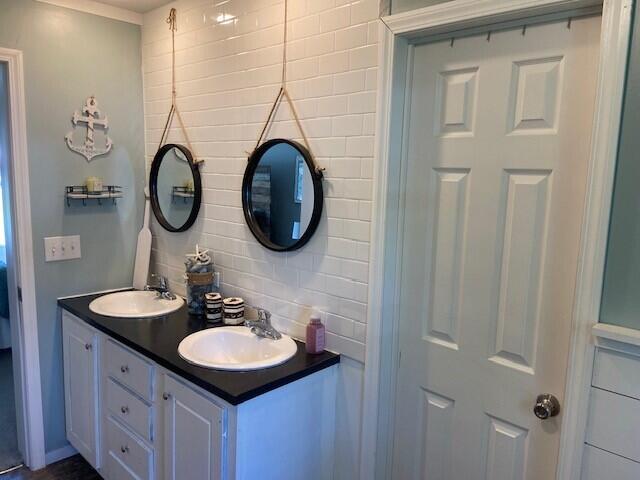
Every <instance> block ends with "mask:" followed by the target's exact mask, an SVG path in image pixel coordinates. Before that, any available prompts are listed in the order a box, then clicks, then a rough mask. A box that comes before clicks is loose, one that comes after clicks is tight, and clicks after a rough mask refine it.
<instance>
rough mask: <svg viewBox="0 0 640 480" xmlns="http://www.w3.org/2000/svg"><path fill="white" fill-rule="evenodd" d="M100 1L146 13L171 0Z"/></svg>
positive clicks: (100, 1)
mask: <svg viewBox="0 0 640 480" xmlns="http://www.w3.org/2000/svg"><path fill="white" fill-rule="evenodd" d="M97 2H98V3H103V4H105V5H111V6H113V7H118V8H124V9H125V10H130V11H132V12H137V13H146V12H148V11H150V10H153V9H154V8H158V7H161V6H163V5H166V4H167V3H171V0H97Z"/></svg>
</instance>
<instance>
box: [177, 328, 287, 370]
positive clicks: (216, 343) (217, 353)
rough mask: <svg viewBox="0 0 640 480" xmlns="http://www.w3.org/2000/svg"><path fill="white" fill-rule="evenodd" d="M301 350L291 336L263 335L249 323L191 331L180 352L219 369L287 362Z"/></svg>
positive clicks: (184, 355)
mask: <svg viewBox="0 0 640 480" xmlns="http://www.w3.org/2000/svg"><path fill="white" fill-rule="evenodd" d="M297 350H298V346H297V345H296V342H294V341H293V340H292V339H291V337H287V336H286V335H282V338H281V339H279V340H272V339H270V338H262V337H258V336H257V335H255V334H253V333H251V330H250V329H249V328H247V327H218V328H209V329H206V330H200V331H199V332H196V333H192V334H191V335H189V336H188V337H186V338H185V339H183V340H182V341H181V342H180V345H178V353H179V354H180V356H181V357H182V358H184V359H185V360H186V361H187V362H189V363H193V364H194V365H199V366H201V367H207V368H215V369H218V370H258V369H261V368H268V367H273V366H275V365H280V364H281V363H284V362H286V361H287V360H289V359H290V358H291V357H293V356H294V355H295V353H296V351H297Z"/></svg>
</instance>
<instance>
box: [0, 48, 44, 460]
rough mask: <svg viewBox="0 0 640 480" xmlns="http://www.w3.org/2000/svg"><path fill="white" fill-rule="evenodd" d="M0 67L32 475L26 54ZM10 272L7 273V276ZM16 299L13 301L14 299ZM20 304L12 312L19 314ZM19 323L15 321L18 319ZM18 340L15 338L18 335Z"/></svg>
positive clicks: (39, 452) (34, 388)
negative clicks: (4, 73) (5, 88)
mask: <svg viewBox="0 0 640 480" xmlns="http://www.w3.org/2000/svg"><path fill="white" fill-rule="evenodd" d="M0 62H5V63H6V64H7V67H8V77H9V105H10V119H9V123H10V125H11V152H12V155H11V167H12V178H11V188H12V194H13V195H12V197H13V198H12V200H13V215H12V216H13V218H12V220H13V224H12V228H13V230H14V232H13V239H12V240H11V241H12V242H13V243H14V245H15V250H14V253H13V255H14V256H15V257H17V259H18V260H17V263H18V272H11V273H12V275H11V277H12V278H11V279H10V280H9V281H13V282H14V283H16V282H15V280H14V278H15V279H16V280H17V285H19V286H20V287H21V289H22V308H21V311H22V312H21V313H22V315H21V320H22V322H21V327H22V328H21V329H19V333H18V339H19V340H18V341H19V357H20V359H19V361H20V364H21V372H22V382H21V383H22V399H23V405H22V410H23V416H24V419H23V420H24V425H23V426H20V425H19V428H21V427H24V433H25V435H24V438H25V449H26V452H24V453H25V463H26V464H27V466H28V467H29V468H31V469H33V470H37V469H39V468H43V467H44V466H45V445H44V420H43V413H42V387H41V381H40V349H39V346H38V313H37V309H36V284H35V273H34V260H33V235H32V231H31V200H30V196H29V195H30V190H29V155H28V150H27V118H26V107H25V105H26V104H25V92H24V70H23V61H22V52H21V51H19V50H12V49H5V48H0ZM8 273H9V272H8ZM16 297H17V295H16V296H14V295H13V294H11V295H10V298H16ZM17 308H18V305H17V302H16V304H15V305H14V306H13V307H12V309H15V310H14V311H16V310H17ZM16 318H17V317H16ZM14 338H15V336H14Z"/></svg>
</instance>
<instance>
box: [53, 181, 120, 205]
mask: <svg viewBox="0 0 640 480" xmlns="http://www.w3.org/2000/svg"><path fill="white" fill-rule="evenodd" d="M122 197H123V192H122V187H121V186H119V185H105V186H104V188H103V189H102V190H100V191H98V192H90V191H89V190H88V189H87V187H86V186H85V185H70V186H68V187H65V198H66V199H67V206H68V207H70V206H71V200H82V205H85V206H86V205H87V200H97V201H98V204H99V205H102V200H109V199H110V200H111V201H112V202H113V204H114V205H115V204H116V200H117V199H118V198H122Z"/></svg>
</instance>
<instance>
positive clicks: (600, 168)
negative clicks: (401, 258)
mask: <svg viewBox="0 0 640 480" xmlns="http://www.w3.org/2000/svg"><path fill="white" fill-rule="evenodd" d="M632 2H633V0H605V2H604V4H603V11H602V29H601V33H600V63H599V68H598V86H597V90H596V103H595V112H594V120H593V130H592V135H591V158H590V160H589V176H588V179H587V186H588V187H587V196H586V202H585V212H584V220H583V225H582V245H581V247H580V257H579V263H578V273H577V279H576V293H575V298H574V306H573V318H572V338H571V348H570V350H569V352H570V353H569V364H568V366H567V381H566V382H567V383H566V388H565V401H564V402H565V405H564V411H565V414H564V416H563V419H562V435H561V437H560V452H559V459H558V471H557V478H558V479H559V480H560V479H562V480H579V478H580V472H581V468H582V456H583V452H584V438H585V432H586V428H587V417H588V414H589V388H590V385H591V377H592V375H593V357H594V354H595V349H594V346H593V342H592V337H591V329H592V326H593V325H594V324H596V323H597V322H598V318H599V315H600V302H601V299H602V283H603V280H604V265H605V257H606V253H607V252H606V250H607V237H608V233H609V217H610V213H611V202H612V195H613V183H614V176H615V166H616V159H617V153H618V139H619V135H620V126H621V119H622V106H623V99H624V86H625V77H626V71H627V56H628V52H629V41H630V35H631V19H632V10H633V8H632V7H633V3H632Z"/></svg>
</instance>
